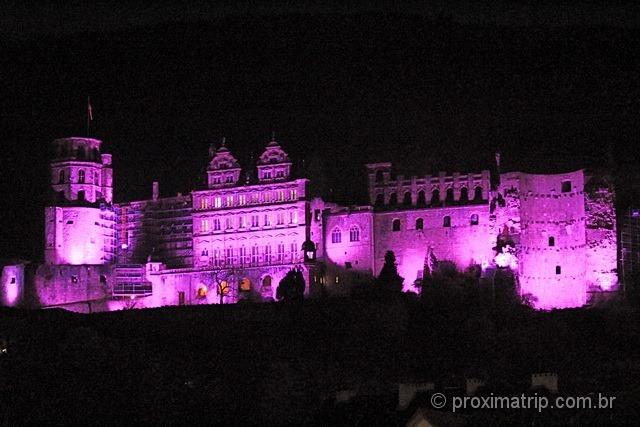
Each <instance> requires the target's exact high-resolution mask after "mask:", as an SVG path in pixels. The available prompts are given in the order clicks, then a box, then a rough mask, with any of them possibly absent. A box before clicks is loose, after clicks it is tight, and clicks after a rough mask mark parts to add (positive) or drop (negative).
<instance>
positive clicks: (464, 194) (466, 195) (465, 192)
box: [460, 187, 469, 203]
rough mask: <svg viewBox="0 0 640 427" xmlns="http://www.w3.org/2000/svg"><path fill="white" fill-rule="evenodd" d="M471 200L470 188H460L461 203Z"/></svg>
mask: <svg viewBox="0 0 640 427" xmlns="http://www.w3.org/2000/svg"><path fill="white" fill-rule="evenodd" d="M468 201H469V190H467V187H462V188H461V189H460V203H467V202H468Z"/></svg>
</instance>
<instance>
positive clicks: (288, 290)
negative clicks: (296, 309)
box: [276, 270, 304, 302]
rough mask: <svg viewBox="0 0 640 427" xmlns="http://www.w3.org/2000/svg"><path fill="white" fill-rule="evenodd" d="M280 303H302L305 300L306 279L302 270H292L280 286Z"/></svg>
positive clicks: (277, 292) (277, 291)
mask: <svg viewBox="0 0 640 427" xmlns="http://www.w3.org/2000/svg"><path fill="white" fill-rule="evenodd" d="M276 298H277V299H278V301H284V302H301V301H302V300H303V298H304V277H303V276H302V272H301V271H300V270H290V271H289V272H288V273H287V275H286V276H284V278H283V279H282V280H281V281H280V283H279V284H278V289H277V290H276Z"/></svg>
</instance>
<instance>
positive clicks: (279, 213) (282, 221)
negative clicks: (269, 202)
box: [277, 212, 284, 225]
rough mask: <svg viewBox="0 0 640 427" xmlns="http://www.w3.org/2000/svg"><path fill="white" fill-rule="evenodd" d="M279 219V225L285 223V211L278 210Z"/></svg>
mask: <svg viewBox="0 0 640 427" xmlns="http://www.w3.org/2000/svg"><path fill="white" fill-rule="evenodd" d="M277 221H278V223H277V224H278V225H282V224H284V212H278V216H277Z"/></svg>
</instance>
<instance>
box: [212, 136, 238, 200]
mask: <svg viewBox="0 0 640 427" xmlns="http://www.w3.org/2000/svg"><path fill="white" fill-rule="evenodd" d="M210 151H212V150H210ZM210 154H213V153H210ZM240 172H241V169H240V165H239V164H238V161H237V160H236V158H235V157H233V154H231V152H230V151H229V149H228V148H227V147H226V144H225V139H224V138H222V145H221V146H220V148H218V150H217V151H216V152H215V154H214V155H213V158H212V159H211V161H210V162H209V167H208V168H207V184H208V187H209V188H223V187H233V186H235V185H237V183H238V181H239V180H240Z"/></svg>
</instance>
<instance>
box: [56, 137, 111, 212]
mask: <svg viewBox="0 0 640 427" xmlns="http://www.w3.org/2000/svg"><path fill="white" fill-rule="evenodd" d="M101 144H102V141H100V140H97V139H93V138H75V137H74V138H62V139H56V140H55V141H53V146H54V156H53V160H52V161H51V187H52V188H53V191H55V192H56V193H58V194H60V195H61V196H62V198H60V200H65V201H71V202H73V201H78V202H83V201H86V202H89V203H95V202H101V201H102V202H106V203H111V199H112V197H113V170H112V169H111V154H101V153H100V145H101Z"/></svg>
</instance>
